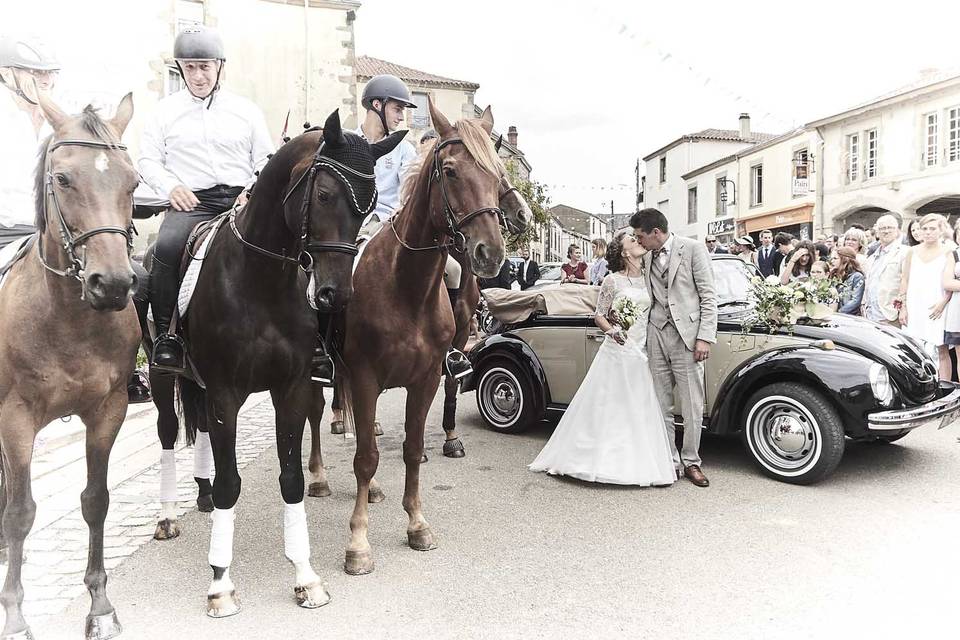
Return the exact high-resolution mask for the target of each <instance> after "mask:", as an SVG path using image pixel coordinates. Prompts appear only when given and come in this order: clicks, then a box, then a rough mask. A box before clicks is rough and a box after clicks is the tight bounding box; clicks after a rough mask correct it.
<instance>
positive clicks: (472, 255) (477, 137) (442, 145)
mask: <svg viewBox="0 0 960 640" xmlns="http://www.w3.org/2000/svg"><path fill="white" fill-rule="evenodd" d="M428 103H429V106H430V117H431V118H432V120H433V123H434V127H435V128H436V130H437V134H438V135H439V136H440V139H439V140H438V141H437V144H436V146H434V148H433V167H432V172H433V175H432V178H431V179H432V180H434V181H435V182H437V183H439V184H438V185H437V186H438V187H439V188H437V189H433V190H432V191H431V212H432V215H433V216H434V220H433V223H434V226H435V227H437V228H438V229H443V230H444V232H445V233H447V234H448V235H450V236H452V237H453V239H454V243H455V244H456V245H462V246H461V248H462V249H463V250H464V251H465V252H466V255H467V256H468V257H469V259H470V269H471V270H472V271H473V273H474V274H476V275H478V276H480V277H493V276H495V275H496V274H497V273H498V272H499V271H500V265H501V264H503V260H504V256H505V255H506V247H505V244H504V240H503V234H502V233H501V228H500V224H501V220H502V216H503V212H502V211H501V210H500V206H499V205H500V193H501V192H500V183H501V176H502V174H503V166H502V164H501V162H500V160H499V158H498V157H497V154H496V151H495V150H494V148H493V144H492V143H491V142H490V132H491V131H492V130H493V113H492V112H491V110H490V107H487V108H486V109H485V110H484V112H483V115H481V117H480V118H479V119H471V120H460V121H458V122H457V123H456V125H451V124H450V122H449V121H448V120H447V119H446V117H444V115H443V114H442V113H441V112H440V111H439V110H438V109H437V108H436V106H434V104H433V101H432V100H429V99H428Z"/></svg>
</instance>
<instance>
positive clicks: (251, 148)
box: [139, 25, 274, 372]
mask: <svg viewBox="0 0 960 640" xmlns="http://www.w3.org/2000/svg"><path fill="white" fill-rule="evenodd" d="M173 57H174V59H175V60H176V63H177V68H178V69H179V70H180V74H181V76H183V81H184V84H185V85H186V88H185V89H183V90H181V91H178V92H177V93H174V94H172V95H169V96H167V97H166V98H164V99H163V100H161V101H160V102H159V103H158V104H157V109H156V112H155V113H154V116H153V119H152V121H151V122H149V123H148V124H147V125H146V127H145V128H144V131H143V138H142V140H141V144H140V153H141V157H140V162H139V169H140V174H141V176H142V177H143V180H144V181H145V182H146V183H147V184H148V185H149V186H150V187H151V188H152V189H153V190H154V191H155V192H156V193H158V194H163V195H165V196H167V197H168V198H169V200H170V205H171V207H172V208H171V209H170V210H168V211H167V212H166V213H165V214H164V218H163V223H162V224H161V225H160V231H159V234H158V237H157V242H156V245H155V247H154V259H153V268H152V270H151V272H150V302H151V307H152V309H153V319H154V323H155V324H156V327H157V340H156V343H155V344H154V348H153V360H152V363H151V364H153V366H155V367H157V368H158V369H165V370H168V371H172V372H183V370H184V353H183V342H182V341H181V340H180V338H179V337H178V336H176V335H171V334H169V329H170V319H171V316H172V315H173V309H174V305H175V304H176V301H177V293H178V290H179V270H180V261H181V259H182V257H183V251H184V245H185V244H186V242H187V238H188V237H189V236H190V232H191V231H192V230H193V228H194V226H196V225H197V224H198V223H200V222H204V221H206V220H209V219H210V218H213V217H214V216H216V215H217V214H219V213H222V212H223V211H226V210H228V209H230V207H231V206H233V205H234V203H236V204H237V205H240V206H242V205H243V204H244V203H245V202H246V195H247V194H246V190H245V189H247V188H249V187H250V186H252V184H253V182H254V180H255V179H256V174H257V173H258V172H259V171H260V169H261V168H263V165H265V164H266V162H267V156H268V155H269V154H271V153H273V150H274V146H273V143H272V142H271V141H270V136H269V134H268V133H267V125H266V122H265V121H264V118H263V113H262V112H261V111H260V109H259V107H257V106H256V105H255V104H253V103H252V102H251V101H249V100H247V99H246V98H242V97H240V96H238V95H235V94H233V93H230V92H228V91H225V90H224V89H222V88H221V86H220V79H221V75H222V73H223V68H224V65H225V64H226V56H225V55H224V48H223V41H222V40H221V39H220V35H219V34H218V33H217V32H216V31H215V30H213V29H209V28H207V27H203V26H199V25H198V26H191V27H187V28H186V29H184V30H183V31H181V32H180V34H179V35H178V36H177V39H176V41H175V43H174V45H173Z"/></svg>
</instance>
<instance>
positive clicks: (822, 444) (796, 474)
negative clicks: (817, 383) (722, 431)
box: [741, 382, 844, 484]
mask: <svg viewBox="0 0 960 640" xmlns="http://www.w3.org/2000/svg"><path fill="white" fill-rule="evenodd" d="M744 415H745V417H746V418H745V420H744V427H743V431H742V434H741V435H742V437H743V441H744V444H745V445H746V447H747V451H749V452H750V454H751V455H752V456H753V459H754V461H755V462H756V463H757V465H758V466H759V467H760V470H761V471H763V473H765V474H766V475H768V476H770V477H771V478H774V479H776V480H781V481H783V482H789V483H791V484H813V483H814V482H818V481H820V480H822V479H823V478H825V477H827V476H828V475H830V474H831V473H832V472H833V470H834V469H836V467H837V465H838V464H839V463H840V458H842V457H843V448H844V433H843V422H842V421H841V420H840V416H838V415H837V411H836V409H834V408H833V405H831V404H830V402H829V401H827V399H826V398H824V397H823V396H822V395H821V394H819V393H817V392H816V391H814V390H813V389H811V388H809V387H806V386H803V385H802V384H797V383H784V382H779V383H776V384H771V385H768V386H766V387H763V388H762V389H760V390H759V391H757V392H756V393H754V394H753V396H751V398H750V400H749V401H748V402H747V406H746V409H745V414H744Z"/></svg>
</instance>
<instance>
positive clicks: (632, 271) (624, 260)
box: [530, 229, 677, 486]
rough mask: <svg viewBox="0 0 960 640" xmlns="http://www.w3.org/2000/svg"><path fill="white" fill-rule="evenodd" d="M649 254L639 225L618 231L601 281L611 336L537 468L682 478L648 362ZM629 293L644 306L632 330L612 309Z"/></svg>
mask: <svg viewBox="0 0 960 640" xmlns="http://www.w3.org/2000/svg"><path fill="white" fill-rule="evenodd" d="M644 253H645V250H644V249H643V247H641V246H640V243H639V242H637V239H636V237H634V235H633V232H632V230H631V229H625V230H622V231H620V232H619V233H617V234H616V236H615V237H614V239H613V242H611V243H610V245H609V246H608V247H607V262H608V268H609V270H610V275H608V276H607V277H606V278H604V280H603V286H602V287H601V288H600V299H599V301H598V302H597V311H596V316H595V318H594V320H595V322H596V324H597V326H598V327H600V328H601V329H603V330H604V331H605V332H606V334H607V338H606V339H605V340H604V341H603V344H602V345H601V346H600V349H599V350H598V351H597V356H596V358H595V359H594V361H593V365H592V366H591V367H590V370H589V371H588V372H587V375H586V376H585V377H584V379H583V382H582V383H581V384H580V389H579V390H578V391H577V393H576V395H575V396H574V398H573V400H572V401H571V402H570V406H569V407H567V410H566V412H565V413H564V414H563V417H562V418H561V419H560V423H559V424H558V425H557V428H556V430H555V431H554V432H553V436H551V438H550V441H549V442H547V445H546V446H545V447H544V448H543V451H541V452H540V455H538V456H537V459H536V460H534V461H533V463H532V464H531V465H530V469H531V470H532V471H546V472H547V473H549V474H553V475H565V476H571V477H574V478H579V479H580V480H587V481H589V482H605V483H609V484H628V485H639V486H651V485H669V484H672V483H673V482H674V481H675V480H676V479H677V476H676V471H675V470H674V468H673V458H672V456H671V453H670V445H669V443H668V442H667V434H666V430H665V429H664V428H663V414H662V412H661V411H660V403H659V402H658V401H657V395H656V393H655V392H654V389H653V378H652V376H651V375H650V369H649V367H648V366H647V354H646V344H647V316H648V314H649V310H650V294H649V292H648V291H647V288H646V286H645V277H644V274H643V271H642V267H641V261H640V258H641V256H643V254H644ZM621 297H624V298H629V299H630V300H632V301H633V302H635V303H636V305H637V307H638V308H639V310H640V313H639V314H638V315H637V318H636V322H635V323H634V324H633V325H632V326H631V327H630V328H629V329H628V330H624V329H623V327H621V326H620V325H619V324H616V320H617V318H616V317H615V314H612V313H611V309H612V307H613V303H614V301H616V300H617V299H619V298H621ZM609 318H612V320H613V322H611V319H609Z"/></svg>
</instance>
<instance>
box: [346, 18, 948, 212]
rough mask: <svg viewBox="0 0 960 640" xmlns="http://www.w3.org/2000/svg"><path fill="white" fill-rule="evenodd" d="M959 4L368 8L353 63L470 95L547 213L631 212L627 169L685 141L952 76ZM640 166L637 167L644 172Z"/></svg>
mask: <svg viewBox="0 0 960 640" xmlns="http://www.w3.org/2000/svg"><path fill="white" fill-rule="evenodd" d="M958 27H960V2H931V1H927V0H918V1H913V2H910V3H890V4H888V6H884V5H883V4H882V3H878V2H875V1H874V2H860V1H856V2H847V1H843V2H837V1H836V0H834V1H833V2H823V1H821V0H812V1H809V2H804V3H783V2H770V1H769V0H767V1H765V2H756V1H748V2H727V3H701V2H658V3H649V2H648V3H640V2H619V1H608V2H605V3H600V2H575V1H572V0H560V1H551V2H545V1H539V0H537V1H526V2H519V1H517V0H484V1H483V2H480V3H475V2H470V3H467V2H460V1H452V0H446V1H440V0H407V1H405V2H397V1H396V0H364V1H363V4H362V6H361V8H360V9H359V10H358V12H357V20H356V23H355V34H356V50H357V54H358V55H371V56H374V57H377V58H383V59H386V60H389V61H391V62H395V63H398V64H402V65H405V66H408V67H413V68H415V69H420V70H423V71H428V72H431V73H436V74H439V75H443V76H448V77H453V78H457V79H462V80H470V81H473V82H476V83H478V84H480V89H479V90H478V91H477V94H476V103H477V104H479V105H481V106H486V105H487V104H490V105H492V107H493V112H494V116H495V118H496V127H497V129H498V130H500V131H506V129H507V127H508V126H510V125H514V126H516V127H517V129H518V130H519V146H520V148H521V150H523V151H524V153H525V154H526V156H527V159H528V160H529V161H530V163H531V164H532V165H533V176H532V177H533V178H534V179H535V180H538V181H540V182H542V183H544V184H546V185H547V186H548V190H549V193H550V197H551V201H552V203H553V204H558V203H563V204H568V205H572V206H575V207H578V208H581V209H585V210H587V211H591V212H594V213H600V212H609V207H610V202H611V200H612V201H613V202H614V208H615V210H616V211H617V212H618V213H619V212H628V211H631V210H632V209H633V206H634V166H635V163H636V161H637V159H638V158H642V157H643V156H645V155H648V154H649V153H651V152H653V151H655V150H656V149H658V148H659V147H661V146H664V145H666V144H668V143H669V142H671V141H672V140H674V139H676V138H678V137H679V136H681V135H683V134H685V133H692V132H695V131H699V130H701V129H706V128H719V129H736V128H737V127H738V117H739V115H740V114H741V113H749V114H750V116H751V128H752V129H753V131H760V132H766V133H783V132H785V131H788V130H790V129H792V128H794V127H796V126H800V125H803V124H805V123H807V122H811V121H813V120H815V119H818V118H820V117H824V116H827V115H830V114H833V113H837V112H840V111H843V110H845V109H847V108H850V107H852V106H854V105H856V104H860V103H863V102H866V101H868V100H870V99H871V98H873V97H876V96H879V95H881V94H884V93H887V92H889V91H891V90H893V89H896V88H897V87H900V86H903V85H906V84H908V83H911V82H913V81H915V80H916V79H917V78H919V77H920V75H921V73H923V72H924V70H928V69H934V68H936V69H940V70H952V69H955V70H958V73H960V49H958V48H957V42H958V36H957V29H958ZM643 171H644V167H643V163H642V162H641V175H642V173H643Z"/></svg>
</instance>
